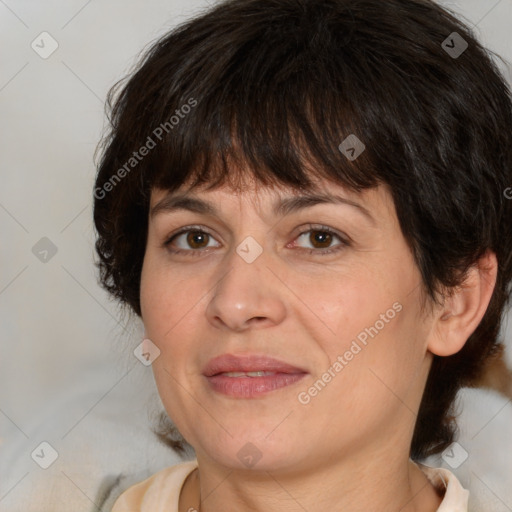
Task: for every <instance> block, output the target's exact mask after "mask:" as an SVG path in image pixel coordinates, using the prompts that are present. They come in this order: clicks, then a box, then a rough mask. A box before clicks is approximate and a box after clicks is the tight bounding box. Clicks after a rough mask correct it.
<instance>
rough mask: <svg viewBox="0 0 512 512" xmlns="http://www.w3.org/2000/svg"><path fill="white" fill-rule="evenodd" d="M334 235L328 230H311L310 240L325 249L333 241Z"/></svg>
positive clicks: (315, 245) (316, 246)
mask: <svg viewBox="0 0 512 512" xmlns="http://www.w3.org/2000/svg"><path fill="white" fill-rule="evenodd" d="M332 238H333V237H332V235H331V234H330V233H328V232H327V231H318V230H311V231H310V235H309V241H310V242H311V244H313V246H314V247H315V248H317V249H325V248H327V247H329V246H330V245H331V243H332Z"/></svg>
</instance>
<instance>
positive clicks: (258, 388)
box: [206, 373, 306, 398]
mask: <svg viewBox="0 0 512 512" xmlns="http://www.w3.org/2000/svg"><path fill="white" fill-rule="evenodd" d="M305 375H306V374H305V373H276V374H275V375H264V376H262V377H227V376H225V375H213V376H212V377H206V378H207V380H208V382H209V383H210V386H211V387H212V388H213V390H214V391H217V392H218V393H222V394H223V395H228V396H232V397H236V398H255V397H258V396H261V395H264V394H265V393H269V392H270V391H275V390H276V389H280V388H284V387H286V386H290V385H292V384H295V383H296V382H298V381H299V380H301V379H302V378H303V377H304V376H305Z"/></svg>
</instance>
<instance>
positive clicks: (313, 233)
mask: <svg viewBox="0 0 512 512" xmlns="http://www.w3.org/2000/svg"><path fill="white" fill-rule="evenodd" d="M335 239H338V240H339V242H341V243H338V244H335V245H332V244H333V242H334V241H335ZM297 240H299V241H302V242H304V241H306V242H307V243H308V244H309V246H307V247H304V249H305V250H308V251H309V253H311V254H315V253H316V254H327V253H330V252H334V251H337V250H340V249H343V248H344V247H345V246H348V245H349V243H348V242H347V241H346V240H344V239H343V238H342V237H341V236H340V235H338V234H336V233H334V232H333V231H331V230H330V229H328V228H323V227H321V228H318V227H317V228H315V227H312V228H311V229H309V230H308V231H304V232H302V233H301V234H300V235H299V236H298V237H297Z"/></svg>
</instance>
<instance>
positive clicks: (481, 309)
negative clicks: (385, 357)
mask: <svg viewBox="0 0 512 512" xmlns="http://www.w3.org/2000/svg"><path fill="white" fill-rule="evenodd" d="M497 271H498V262H497V260H496V255H495V254H494V253H493V252H492V251H487V252H486V253H485V254H484V255H483V256H482V257H481V258H480V259H479V260H478V262H477V263H476V264H475V265H474V266H473V267H471V268H470V269H469V271H468V273H467V276H466V279H465V280H464V282H463V283H462V284H461V285H460V286H459V287H457V288H455V289H452V290H450V294H449V295H448V296H446V298H445V302H444V304H443V306H442V307H440V308H439V310H438V311H437V314H436V316H435V318H434V325H433V327H432V331H431V335H430V339H429V341H428V345H427V348H428V350H429V351H430V352H432V353H433V354H435V355H438V356H451V355H453V354H456V353H457V352H458V351H459V350H461V349H462V347H463V346H464V344H465V343H466V341H467V340H468V338H469V337H470V336H471V334H472V333H473V332H474V331H475V329H476V328H477V327H478V324H479V323H480V321H481V320H482V318H483V316H484V314H485V312H486V310H487V307H488V305H489V302H490V300H491V297H492V292H493V291H494V286H495V284H496V275H497Z"/></svg>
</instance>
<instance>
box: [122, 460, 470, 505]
mask: <svg viewBox="0 0 512 512" xmlns="http://www.w3.org/2000/svg"><path fill="white" fill-rule="evenodd" d="M418 466H419V468H420V469H421V470H422V471H423V472H424V473H425V475H426V476H427V478H428V479H429V480H430V481H431V482H432V485H434V487H435V488H436V489H438V490H440V491H441V493H444V498H443V502H442V503H441V506H440V507H439V508H438V509H437V512H467V511H468V497H469V492H468V491H467V490H466V489H464V488H463V487H462V485H461V484H460V482H459V481H458V480H457V478H456V477H455V475H454V474H453V473H451V472H450V471H448V470H447V469H443V468H431V467H428V466H424V465H422V464H418ZM196 468H197V460H193V461H189V462H183V463H181V464H178V465H176V466H171V467H168V468H165V469H162V470H161V471H158V472H157V473H155V474H154V475H152V476H150V477H149V478H147V479H146V480H144V481H142V482H139V483H138V484H135V485H133V486H132V487H129V488H128V489H127V490H126V491H124V492H123V493H122V494H121V496H119V498H118V499H117V500H116V502H115V503H114V507H113V508H112V512H178V503H179V497H180V492H181V488H182V486H183V484H184V482H185V480H186V478H187V476H188V475H189V474H190V473H192V471H194V469H196Z"/></svg>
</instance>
